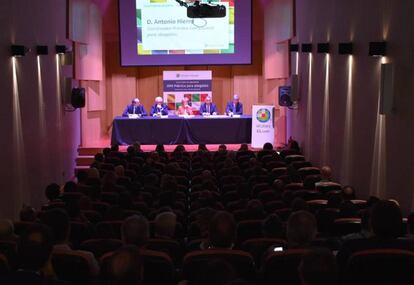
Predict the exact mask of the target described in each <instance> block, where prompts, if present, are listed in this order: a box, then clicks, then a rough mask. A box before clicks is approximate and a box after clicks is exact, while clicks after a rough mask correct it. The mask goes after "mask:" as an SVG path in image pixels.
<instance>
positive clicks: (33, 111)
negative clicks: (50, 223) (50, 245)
mask: <svg viewBox="0 0 414 285" xmlns="http://www.w3.org/2000/svg"><path fill="white" fill-rule="evenodd" d="M66 7H67V6H66V0H42V1H33V0H13V1H0V19H1V20H0V23H1V27H2V32H1V33H0V45H1V46H2V48H1V49H0V74H1V76H0V86H1V90H2V91H1V94H2V96H1V98H2V103H1V104H0V134H1V136H2V142H1V148H0V157H1V165H0V217H9V218H16V217H17V214H18V212H19V210H20V208H21V206H22V204H23V203H26V204H29V205H32V206H35V207H40V206H41V205H42V204H43V203H44V202H45V198H44V188H45V186H46V185H47V184H49V183H51V182H56V183H59V184H61V183H64V182H65V181H66V180H68V179H70V178H71V177H72V176H73V172H74V167H75V158H76V152H77V146H78V145H79V143H80V130H79V126H80V120H79V118H80V115H79V111H76V112H72V113H68V112H65V111H64V110H63V105H62V100H63V95H64V93H62V92H61V91H60V88H59V87H62V86H63V83H62V82H61V81H60V80H58V75H59V78H60V79H61V80H62V81H63V77H67V76H70V75H71V68H70V66H69V67H68V66H66V67H65V66H61V65H60V64H59V65H57V60H56V55H55V52H54V49H55V45H56V44H66V45H67V46H68V47H70V42H68V41H66V12H67V11H66ZM12 44H21V45H25V46H27V47H29V48H31V49H32V52H30V53H28V54H27V55H26V56H25V57H21V58H16V59H15V61H14V63H13V60H12V57H11V54H10V46H11V45H12ZM36 45H47V46H49V54H48V55H43V56H40V57H37V56H36V52H35V47H36Z"/></svg>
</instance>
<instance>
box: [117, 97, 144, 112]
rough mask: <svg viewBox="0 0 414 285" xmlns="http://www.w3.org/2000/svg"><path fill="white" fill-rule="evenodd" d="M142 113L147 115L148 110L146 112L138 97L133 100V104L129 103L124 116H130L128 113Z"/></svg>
mask: <svg viewBox="0 0 414 285" xmlns="http://www.w3.org/2000/svg"><path fill="white" fill-rule="evenodd" d="M134 114H136V115H141V116H146V115H147V112H145V109H144V106H143V105H142V104H141V103H140V102H139V99H138V98H135V99H133V100H132V102H131V104H129V105H128V106H127V107H126V108H125V110H124V112H123V113H122V116H123V117H128V115H134Z"/></svg>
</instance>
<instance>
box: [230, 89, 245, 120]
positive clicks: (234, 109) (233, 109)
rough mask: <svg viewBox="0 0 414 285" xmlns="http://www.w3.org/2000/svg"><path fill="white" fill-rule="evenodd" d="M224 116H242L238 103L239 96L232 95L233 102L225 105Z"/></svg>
mask: <svg viewBox="0 0 414 285" xmlns="http://www.w3.org/2000/svg"><path fill="white" fill-rule="evenodd" d="M226 114H227V115H229V116H232V115H243V104H242V103H240V97H239V95H237V94H234V96H233V101H231V102H228V103H227V106H226Z"/></svg>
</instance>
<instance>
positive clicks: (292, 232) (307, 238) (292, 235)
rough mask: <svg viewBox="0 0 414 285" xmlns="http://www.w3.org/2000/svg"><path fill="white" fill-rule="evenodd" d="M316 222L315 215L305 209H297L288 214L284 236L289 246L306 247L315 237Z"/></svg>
mask: <svg viewBox="0 0 414 285" xmlns="http://www.w3.org/2000/svg"><path fill="white" fill-rule="evenodd" d="M316 234H317V224H316V219H315V216H314V215H313V214H311V213H309V212H307V211H297V212H294V213H292V214H291V215H290V216H289V219H288V221H287V228H286V238H287V242H288V247H289V248H307V247H309V246H310V245H311V242H312V241H313V240H314V239H315V237H316Z"/></svg>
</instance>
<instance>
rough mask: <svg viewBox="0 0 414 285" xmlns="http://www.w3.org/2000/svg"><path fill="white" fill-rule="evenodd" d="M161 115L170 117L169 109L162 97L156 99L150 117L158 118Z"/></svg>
mask: <svg viewBox="0 0 414 285" xmlns="http://www.w3.org/2000/svg"><path fill="white" fill-rule="evenodd" d="M160 115H163V116H165V115H168V107H167V104H165V103H164V102H163V100H162V98H161V97H156V98H155V104H154V105H152V107H151V111H150V116H153V117H157V116H160Z"/></svg>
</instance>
